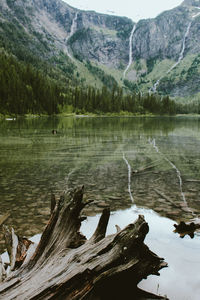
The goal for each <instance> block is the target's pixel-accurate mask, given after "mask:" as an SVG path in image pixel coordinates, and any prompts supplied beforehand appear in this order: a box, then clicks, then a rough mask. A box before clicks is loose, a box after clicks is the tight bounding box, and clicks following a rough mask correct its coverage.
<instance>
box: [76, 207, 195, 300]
mask: <svg viewBox="0 0 200 300" xmlns="http://www.w3.org/2000/svg"><path fill="white" fill-rule="evenodd" d="M138 214H142V215H144V216H145V220H146V221H147V222H148V224H149V227H150V231H149V233H148V234H147V237H146V239H145V243H146V244H147V245H148V246H149V247H150V249H151V250H152V251H154V252H155V253H156V254H157V255H159V256H160V257H164V258H165V261H166V262H167V263H168V265H169V266H168V268H165V269H163V270H161V272H160V274H161V276H159V277H157V276H150V277H148V278H147V280H143V281H142V282H141V283H140V284H139V287H141V288H143V289H145V290H148V291H150V292H153V293H159V294H160V295H162V296H163V295H166V294H167V297H168V298H169V299H170V300H183V299H187V300H198V299H199V295H200V285H199V282H200V274H199V268H200V260H199V251H200V238H199V237H198V238H197V237H196V238H195V239H193V240H192V241H191V240H190V238H189V237H188V238H185V239H184V240H182V239H180V238H179V237H178V235H176V234H174V233H173V224H174V222H173V221H172V220H170V219H168V218H164V217H160V216H159V215H158V214H156V213H155V212H154V211H152V210H146V209H136V208H135V206H133V207H131V208H130V209H126V210H120V211H117V212H113V213H112V215H111V218H110V221H109V225H108V230H107V234H112V233H116V228H115V225H116V224H118V225H119V224H120V227H121V228H124V227H125V226H126V225H128V224H130V223H132V222H134V221H135V220H136V219H137V217H138ZM98 220H99V215H97V216H95V217H88V220H86V221H84V223H83V224H82V227H81V230H82V232H84V234H85V235H86V236H87V237H88V238H89V237H91V235H92V234H93V232H94V228H96V226H97V223H98Z"/></svg>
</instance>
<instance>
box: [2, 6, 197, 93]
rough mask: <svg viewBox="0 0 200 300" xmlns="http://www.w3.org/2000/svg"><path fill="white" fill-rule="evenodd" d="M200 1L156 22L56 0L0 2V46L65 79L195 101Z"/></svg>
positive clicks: (174, 11)
mask: <svg viewBox="0 0 200 300" xmlns="http://www.w3.org/2000/svg"><path fill="white" fill-rule="evenodd" d="M199 36H200V0H197V1H195V0H185V1H183V3H182V4H181V5H180V6H178V7H177V8H174V9H172V10H169V11H165V12H163V13H161V14H160V15H159V16H157V17H156V18H155V19H147V20H140V21H139V22H138V23H137V24H135V23H134V22H133V21H132V20H130V19H128V18H126V17H117V16H110V15H105V14H99V13H96V12H94V11H82V10H78V9H75V8H73V7H71V6H69V5H68V4H66V3H65V2H63V1H61V0H23V1H22V0H1V2H0V47H1V49H6V51H8V52H9V53H12V54H13V55H15V56H16V57H17V58H18V59H19V60H21V61H25V62H26V63H30V64H31V65H33V66H35V67H36V68H38V67H39V68H42V69H43V70H44V71H45V72H46V73H47V74H48V75H49V76H50V77H51V78H54V80H59V81H60V82H62V83H63V85H64V84H66V82H68V83H69V82H70V83H71V84H73V85H77V84H81V85H91V86H94V87H98V88H99V87H102V86H103V85H107V87H108V88H111V87H112V86H114V85H116V84H118V85H119V86H123V87H126V89H128V90H134V91H141V92H148V91H152V92H158V93H159V94H164V95H165V94H169V95H170V96H173V97H177V98H181V97H185V98H187V97H188V98H191V97H192V98H195V97H197V98H198V93H199V92H200V76H199V71H200V43H199Z"/></svg>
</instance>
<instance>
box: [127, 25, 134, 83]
mask: <svg viewBox="0 0 200 300" xmlns="http://www.w3.org/2000/svg"><path fill="white" fill-rule="evenodd" d="M136 25H137V24H134V26H133V29H132V31H131V35H130V37H129V62H128V65H127V67H126V69H125V71H124V78H125V77H126V73H127V71H128V69H129V68H130V66H131V64H132V62H133V54H132V50H133V34H134V32H135V29H136Z"/></svg>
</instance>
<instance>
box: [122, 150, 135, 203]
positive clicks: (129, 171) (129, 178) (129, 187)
mask: <svg viewBox="0 0 200 300" xmlns="http://www.w3.org/2000/svg"><path fill="white" fill-rule="evenodd" d="M123 160H124V161H125V163H126V165H127V167H128V192H129V195H130V199H131V201H132V202H133V203H134V199H133V196H132V193H131V173H132V171H131V166H130V164H129V162H128V160H127V159H126V157H125V154H124V153H123Z"/></svg>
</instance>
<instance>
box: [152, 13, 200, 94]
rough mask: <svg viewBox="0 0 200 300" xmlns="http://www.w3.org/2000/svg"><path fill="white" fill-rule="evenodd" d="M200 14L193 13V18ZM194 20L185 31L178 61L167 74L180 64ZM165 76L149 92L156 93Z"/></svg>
mask: <svg viewBox="0 0 200 300" xmlns="http://www.w3.org/2000/svg"><path fill="white" fill-rule="evenodd" d="M196 8H198V9H200V8H199V7H196ZM199 15H200V12H198V13H197V14H195V15H193V16H192V18H193V19H194V18H196V17H197V16H199ZM192 22H193V20H192V21H190V22H189V24H188V26H187V28H186V32H185V34H184V37H183V41H182V48H181V52H180V54H179V58H178V60H177V62H176V63H175V64H173V65H172V66H171V68H169V70H167V72H166V74H169V73H170V72H171V71H172V70H173V69H174V68H175V67H176V66H177V65H179V64H180V62H181V61H182V60H183V57H184V52H185V44H186V38H187V37H188V36H189V33H190V28H191V25H192ZM163 77H164V76H162V77H161V78H159V79H158V80H157V81H156V83H155V84H154V85H153V87H151V88H150V90H149V92H151V91H152V92H153V93H156V91H157V87H158V85H159V83H160V80H161V79H162V78H163Z"/></svg>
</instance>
